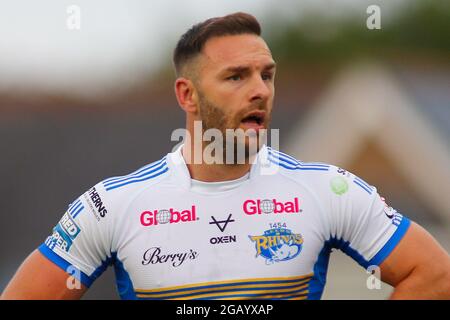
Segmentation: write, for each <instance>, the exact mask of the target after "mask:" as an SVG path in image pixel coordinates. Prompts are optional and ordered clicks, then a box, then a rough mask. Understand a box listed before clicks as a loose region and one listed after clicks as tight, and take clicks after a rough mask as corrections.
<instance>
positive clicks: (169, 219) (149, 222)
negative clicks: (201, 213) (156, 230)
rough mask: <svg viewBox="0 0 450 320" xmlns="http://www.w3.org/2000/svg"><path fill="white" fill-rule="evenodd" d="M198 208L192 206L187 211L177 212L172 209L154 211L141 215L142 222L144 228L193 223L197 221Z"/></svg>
mask: <svg viewBox="0 0 450 320" xmlns="http://www.w3.org/2000/svg"><path fill="white" fill-rule="evenodd" d="M197 220H199V218H198V217H197V212H196V207H195V206H192V207H191V208H190V209H187V210H181V211H178V210H175V209H173V208H170V209H169V210H166V209H162V210H154V211H144V212H142V213H141V216H140V222H141V225H143V226H144V227H150V226H156V225H158V224H172V223H179V222H193V221H197Z"/></svg>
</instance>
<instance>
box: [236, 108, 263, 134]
mask: <svg viewBox="0 0 450 320" xmlns="http://www.w3.org/2000/svg"><path fill="white" fill-rule="evenodd" d="M265 118H266V112H265V111H260V110H255V111H252V112H250V113H247V114H246V115H245V116H244V118H242V120H241V124H242V125H243V126H244V127H245V128H247V129H255V130H259V129H262V128H264V123H265Z"/></svg>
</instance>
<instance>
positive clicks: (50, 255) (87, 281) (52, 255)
mask: <svg viewBox="0 0 450 320" xmlns="http://www.w3.org/2000/svg"><path fill="white" fill-rule="evenodd" d="M38 250H39V251H40V252H41V253H42V254H43V255H44V256H45V257H46V258H47V259H49V260H50V261H51V262H53V263H54V264H56V265H57V266H58V267H60V268H61V269H62V270H64V271H65V272H67V268H68V267H69V266H71V265H72V264H71V263H70V262H68V261H67V260H65V259H63V258H62V257H60V256H59V255H58V254H57V253H56V252H54V251H53V250H51V249H50V248H49V247H47V245H46V244H45V243H43V244H41V245H40V246H39V247H38ZM79 271H80V273H79V274H80V276H81V279H80V277H78V274H76V273H75V274H70V273H69V272H67V273H68V274H70V275H71V276H75V278H77V280H79V281H80V282H81V283H82V284H84V285H85V286H86V287H87V288H89V287H90V286H91V285H92V283H93V282H94V280H95V278H91V277H89V276H88V275H87V274H85V273H84V272H83V271H81V270H79Z"/></svg>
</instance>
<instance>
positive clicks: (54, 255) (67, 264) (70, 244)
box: [38, 184, 112, 287]
mask: <svg viewBox="0 0 450 320" xmlns="http://www.w3.org/2000/svg"><path fill="white" fill-rule="evenodd" d="M106 201H107V199H106V194H105V191H104V188H103V186H102V184H97V185H96V186H94V187H92V188H91V189H89V190H88V191H87V192H85V193H84V194H83V195H81V196H80V197H79V198H77V199H76V200H75V201H73V202H72V203H71V204H70V205H69V206H68V209H67V211H66V212H65V213H64V215H63V216H62V218H61V220H59V222H58V223H57V224H56V226H55V227H54V228H53V231H52V234H51V235H50V236H49V237H47V239H46V240H45V242H44V243H43V244H41V245H40V246H39V248H38V249H39V251H40V252H41V253H42V254H43V255H44V256H45V257H47V258H48V259H49V260H50V261H52V262H53V263H55V264H56V265H57V266H59V267H60V268H61V269H63V270H65V271H66V272H68V273H70V274H71V275H73V276H75V277H77V278H78V279H79V280H80V281H81V283H83V284H84V285H85V286H87V287H90V285H91V284H92V283H93V282H94V281H95V279H96V278H98V277H99V276H100V275H101V274H102V273H103V271H104V270H105V269H106V268H107V266H108V265H109V264H111V262H112V260H111V259H112V255H111V239H110V232H109V230H110V228H109V220H110V216H109V215H110V214H109V213H108V210H109V206H108V204H107V202H106ZM74 270H76V271H74Z"/></svg>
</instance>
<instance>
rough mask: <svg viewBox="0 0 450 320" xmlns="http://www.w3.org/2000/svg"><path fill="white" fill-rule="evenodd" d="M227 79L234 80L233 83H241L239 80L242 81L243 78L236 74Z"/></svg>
mask: <svg viewBox="0 0 450 320" xmlns="http://www.w3.org/2000/svg"><path fill="white" fill-rule="evenodd" d="M227 79H228V80H233V81H239V80H241V76H240V75H238V74H235V75H233V76H231V77H228V78H227Z"/></svg>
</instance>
